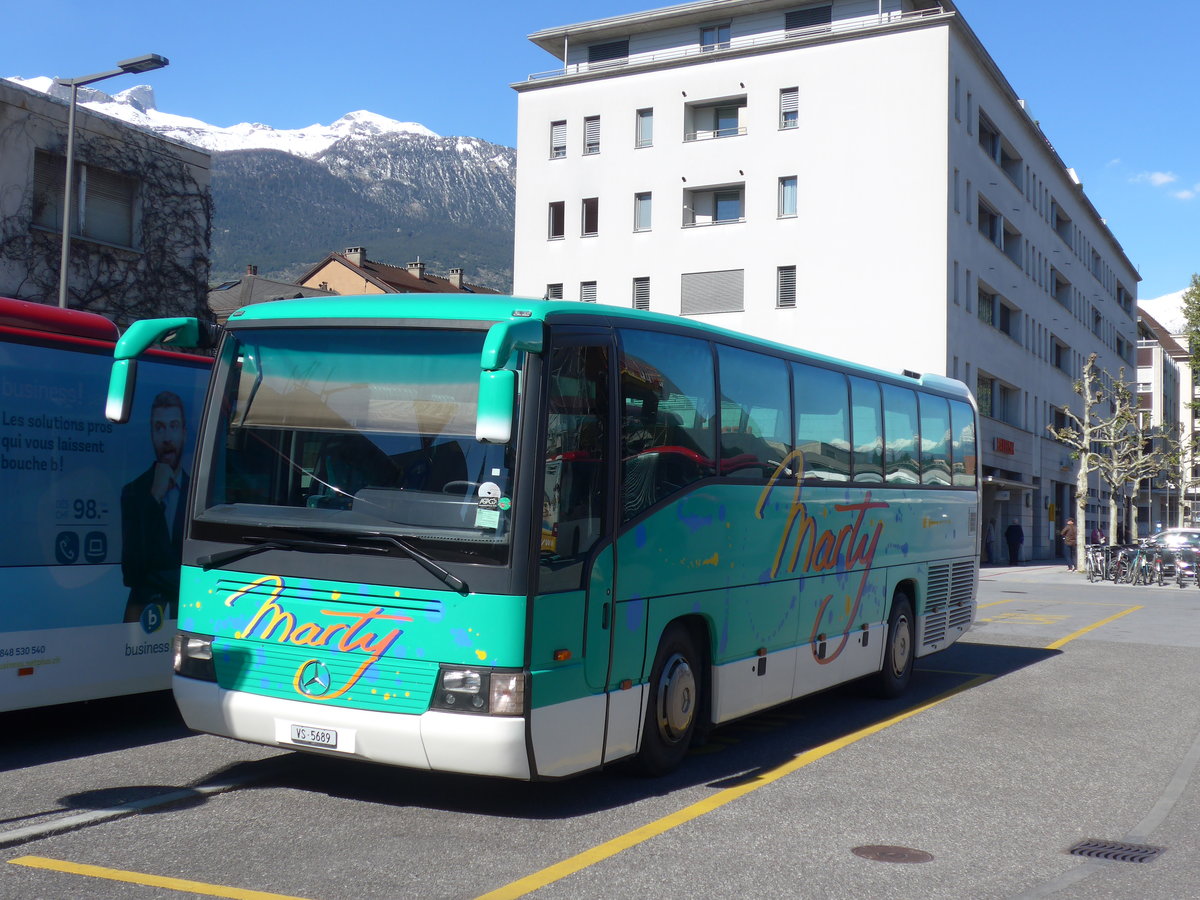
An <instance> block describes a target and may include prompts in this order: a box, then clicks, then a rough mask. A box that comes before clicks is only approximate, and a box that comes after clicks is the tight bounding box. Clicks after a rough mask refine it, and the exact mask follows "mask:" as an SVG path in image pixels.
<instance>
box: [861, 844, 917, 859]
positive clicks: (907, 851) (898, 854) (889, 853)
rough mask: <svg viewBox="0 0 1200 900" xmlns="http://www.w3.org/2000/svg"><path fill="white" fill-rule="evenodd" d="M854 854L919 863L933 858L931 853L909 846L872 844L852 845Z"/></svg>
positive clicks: (869, 857) (866, 857)
mask: <svg viewBox="0 0 1200 900" xmlns="http://www.w3.org/2000/svg"><path fill="white" fill-rule="evenodd" d="M850 852H851V853H853V854H854V855H855V856H861V857H862V858H863V859H874V860H877V861H879V862H894V863H921V862H929V861H930V860H932V859H933V854H932V853H926V852H925V851H924V850H914V849H912V848H911V847H891V846H886V845H880V844H873V845H870V846H866V847H854V848H852V849H851V850H850Z"/></svg>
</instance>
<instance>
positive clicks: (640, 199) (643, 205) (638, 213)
mask: <svg viewBox="0 0 1200 900" xmlns="http://www.w3.org/2000/svg"><path fill="white" fill-rule="evenodd" d="M651 203H652V195H651V193H650V192H649V191H647V192H646V193H644V194H634V195H633V230H634V231H649V230H650V214H651Z"/></svg>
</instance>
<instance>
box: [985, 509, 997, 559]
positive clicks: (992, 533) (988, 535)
mask: <svg viewBox="0 0 1200 900" xmlns="http://www.w3.org/2000/svg"><path fill="white" fill-rule="evenodd" d="M983 561H984V562H985V563H988V564H989V565H990V564H991V563H994V562H995V561H996V520H995V519H988V524H987V531H986V532H984V535H983Z"/></svg>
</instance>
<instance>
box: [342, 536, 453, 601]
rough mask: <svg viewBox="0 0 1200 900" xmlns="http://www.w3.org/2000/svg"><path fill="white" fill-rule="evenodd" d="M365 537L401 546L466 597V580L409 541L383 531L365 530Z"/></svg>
mask: <svg viewBox="0 0 1200 900" xmlns="http://www.w3.org/2000/svg"><path fill="white" fill-rule="evenodd" d="M363 537H369V538H371V539H372V540H376V541H387V542H388V543H389V544H391V545H392V546H393V547H398V548H400V549H401V550H402V551H404V552H405V553H406V554H408V556H409V558H410V559H412V560H415V561H416V562H417V563H419V564H420V566H421V568H422V569H424V570H425V571H426V572H428V573H429V574H430V575H432V576H433V577H434V578H436V579H438V581H440V582H442V583H443V584H445V585H446V586H447V587H448V588H450V589H451V590H454V591H458V593H460V594H462V595H463V596H464V597H465V596H466V595H467V593H468V588H467V583H466V582H465V581H463V580H462V579H461V578H459V577H458V576H456V575H452V574H451V573H450V572H449V571H448V570H446V569H445V568H443V567H442V566H440V565H438V563H436V562H434V561H433V560H432V559H430V558H429V557H428V556H426V555H425V554H424V553H422V552H421V551H420V550H418V549H417V548H416V547H414V546H413V545H412V544H410V543H409V542H408V541H405V540H401V539H400V538H398V537H396V536H395V535H393V534H384V533H383V532H381V531H365V532H363Z"/></svg>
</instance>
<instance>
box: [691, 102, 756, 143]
mask: <svg viewBox="0 0 1200 900" xmlns="http://www.w3.org/2000/svg"><path fill="white" fill-rule="evenodd" d="M745 108H746V98H745V97H736V98H733V99H731V100H722V101H721V102H720V103H696V104H688V106H687V107H685V109H684V114H683V139H684V141H687V142H690V141H707V140H712V139H713V138H724V137H736V136H737V135H740V134H745V133H746V127H745V126H744V125H743V124H742V111H743V110H744V109H745Z"/></svg>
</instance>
